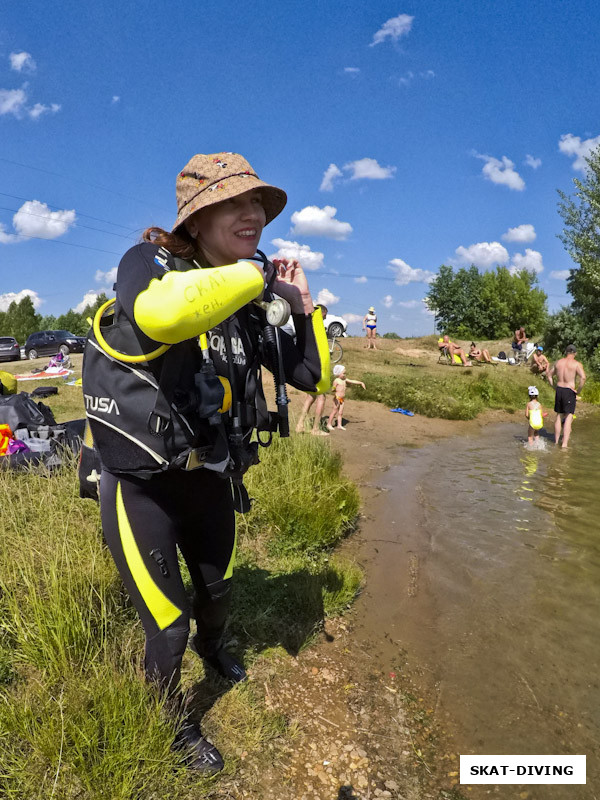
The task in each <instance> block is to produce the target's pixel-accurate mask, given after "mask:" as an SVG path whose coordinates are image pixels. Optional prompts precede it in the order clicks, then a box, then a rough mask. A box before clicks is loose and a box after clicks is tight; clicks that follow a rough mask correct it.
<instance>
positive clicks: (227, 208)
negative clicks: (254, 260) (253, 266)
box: [186, 189, 266, 267]
mask: <svg viewBox="0 0 600 800" xmlns="http://www.w3.org/2000/svg"><path fill="white" fill-rule="evenodd" d="M265 222H266V216H265V210H264V208H263V205H262V198H261V194H260V191H259V190H258V189H252V190H251V191H249V192H244V193H243V194H239V195H237V196H236V197H232V198H230V199H228V200H223V201H222V202H220V203H215V204H214V205H212V206H207V208H203V209H201V210H200V211H198V213H197V214H194V215H193V216H192V217H190V219H189V220H188V221H187V223H186V227H187V229H188V231H189V232H190V234H191V235H192V236H193V238H194V239H196V241H197V242H198V245H199V246H200V248H201V250H202V252H203V253H204V255H205V256H206V258H207V259H208V261H209V262H210V263H211V264H212V265H213V267H222V266H224V265H225V264H233V263H234V262H235V261H238V260H239V259H240V258H249V257H250V256H253V255H254V253H255V252H256V248H257V247H258V243H259V241H260V236H261V233H262V230H263V228H264V226H265Z"/></svg>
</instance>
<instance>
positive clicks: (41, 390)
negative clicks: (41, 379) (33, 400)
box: [31, 386, 58, 397]
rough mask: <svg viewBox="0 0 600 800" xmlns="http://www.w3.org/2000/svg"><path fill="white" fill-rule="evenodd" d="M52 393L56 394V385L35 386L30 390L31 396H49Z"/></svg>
mask: <svg viewBox="0 0 600 800" xmlns="http://www.w3.org/2000/svg"><path fill="white" fill-rule="evenodd" d="M53 394H58V387H57V386H37V387H36V388H35V389H34V390H33V392H31V397H50V396H51V395H53Z"/></svg>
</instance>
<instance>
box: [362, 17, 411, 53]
mask: <svg viewBox="0 0 600 800" xmlns="http://www.w3.org/2000/svg"><path fill="white" fill-rule="evenodd" d="M413 19H414V17H411V16H409V15H408V14H399V15H398V16H397V17H392V18H391V19H388V20H387V22H384V23H383V25H382V26H381V28H380V29H379V30H378V31H377V33H376V34H375V35H374V36H373V41H372V42H371V44H370V45H369V47H374V46H375V45H376V44H379V43H380V42H384V41H385V40H386V39H391V40H392V41H393V42H397V41H398V39H400V37H401V36H407V35H408V34H409V33H410V29H411V28H412V23H413Z"/></svg>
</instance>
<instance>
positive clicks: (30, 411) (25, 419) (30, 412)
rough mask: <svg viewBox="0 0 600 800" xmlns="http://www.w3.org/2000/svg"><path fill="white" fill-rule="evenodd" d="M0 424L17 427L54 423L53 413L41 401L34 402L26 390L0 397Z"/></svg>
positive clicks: (13, 428) (14, 428) (32, 426)
mask: <svg viewBox="0 0 600 800" xmlns="http://www.w3.org/2000/svg"><path fill="white" fill-rule="evenodd" d="M0 425H8V427H9V428H10V429H11V431H13V432H14V431H16V430H17V428H37V427H39V426H41V425H56V420H55V418H54V414H53V413H52V411H51V409H50V408H48V406H46V405H44V404H43V403H36V402H34V401H33V400H32V399H31V398H30V397H29V394H28V393H27V392H19V394H13V395H8V396H6V397H0Z"/></svg>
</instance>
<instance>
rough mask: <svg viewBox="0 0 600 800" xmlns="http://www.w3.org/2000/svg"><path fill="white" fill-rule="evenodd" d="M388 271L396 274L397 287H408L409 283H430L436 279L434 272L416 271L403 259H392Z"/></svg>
mask: <svg viewBox="0 0 600 800" xmlns="http://www.w3.org/2000/svg"><path fill="white" fill-rule="evenodd" d="M388 269H391V270H392V272H394V273H395V276H394V283H395V284H396V285H397V286H406V284H407V283H430V282H431V281H432V280H433V278H434V277H435V275H434V273H433V272H429V270H426V269H414V268H413V267H411V266H409V265H408V264H407V263H406V261H403V260H402V259H401V258H392V260H391V261H390V263H389V266H388Z"/></svg>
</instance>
